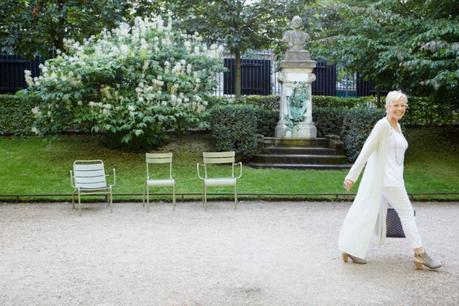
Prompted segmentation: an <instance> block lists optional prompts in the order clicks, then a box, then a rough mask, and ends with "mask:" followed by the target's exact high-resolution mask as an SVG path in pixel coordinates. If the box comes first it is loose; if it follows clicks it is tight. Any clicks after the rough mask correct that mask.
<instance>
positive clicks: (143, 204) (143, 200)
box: [142, 182, 147, 207]
mask: <svg viewBox="0 0 459 306" xmlns="http://www.w3.org/2000/svg"><path fill="white" fill-rule="evenodd" d="M146 194H147V182H145V185H144V186H143V197H142V206H143V207H145V195H146Z"/></svg>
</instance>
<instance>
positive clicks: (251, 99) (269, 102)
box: [240, 96, 280, 112]
mask: <svg viewBox="0 0 459 306" xmlns="http://www.w3.org/2000/svg"><path fill="white" fill-rule="evenodd" d="M279 100H280V97H279V96H243V97H241V100H240V102H241V103H243V104H250V105H256V106H258V107H260V108H263V109H268V110H276V111H277V112H279Z"/></svg>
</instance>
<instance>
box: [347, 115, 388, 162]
mask: <svg viewBox="0 0 459 306" xmlns="http://www.w3.org/2000/svg"><path fill="white" fill-rule="evenodd" d="M384 116H385V111H383V110H380V109H375V108H362V109H350V110H346V112H345V115H344V117H343V126H342V130H341V139H342V140H343V143H344V151H345V153H346V155H347V156H348V159H349V160H350V161H351V162H354V161H355V160H356V159H357V156H358V155H359V153H360V151H361V149H362V146H363V144H364V143H365V140H366V139H367V137H368V135H370V132H371V130H372V129H373V127H374V125H375V124H376V122H377V121H378V120H379V119H381V118H382V117H384Z"/></svg>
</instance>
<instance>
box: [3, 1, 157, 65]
mask: <svg viewBox="0 0 459 306" xmlns="http://www.w3.org/2000/svg"><path fill="white" fill-rule="evenodd" d="M150 8H151V1H149V0H132V1H129V0H97V1H90V0H2V1H0V46H1V47H0V52H1V53H7V54H17V55H22V56H25V57H29V58H30V57H33V56H35V55H41V56H44V57H45V58H49V57H52V56H53V55H55V51H56V50H62V49H63V48H64V39H73V40H76V41H80V42H81V41H83V39H85V38H88V37H90V36H91V35H95V34H98V33H100V31H102V29H104V28H106V29H112V28H114V27H116V26H117V25H118V24H119V22H121V21H126V22H130V21H132V20H133V19H134V18H135V17H136V16H146V15H150V14H151V13H152V12H151V11H149V9H150Z"/></svg>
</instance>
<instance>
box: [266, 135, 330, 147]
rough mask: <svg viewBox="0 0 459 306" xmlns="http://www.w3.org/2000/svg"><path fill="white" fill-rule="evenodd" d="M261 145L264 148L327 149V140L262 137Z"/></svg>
mask: <svg viewBox="0 0 459 306" xmlns="http://www.w3.org/2000/svg"><path fill="white" fill-rule="evenodd" d="M263 144H264V145H265V146H279V147H285V146H287V147H288V146H297V147H328V145H329V140H328V139H327V138H313V139H304V138H277V137H264V138H263Z"/></svg>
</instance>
